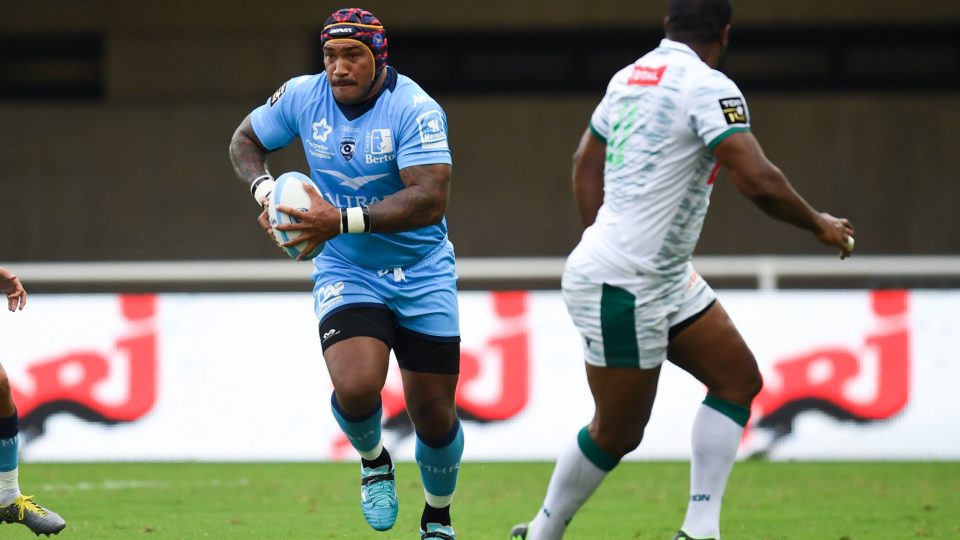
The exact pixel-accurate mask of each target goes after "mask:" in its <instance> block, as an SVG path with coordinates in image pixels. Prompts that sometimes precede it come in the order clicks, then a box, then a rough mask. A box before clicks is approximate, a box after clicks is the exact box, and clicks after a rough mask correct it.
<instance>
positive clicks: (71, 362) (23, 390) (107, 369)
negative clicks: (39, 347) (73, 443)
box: [12, 295, 157, 444]
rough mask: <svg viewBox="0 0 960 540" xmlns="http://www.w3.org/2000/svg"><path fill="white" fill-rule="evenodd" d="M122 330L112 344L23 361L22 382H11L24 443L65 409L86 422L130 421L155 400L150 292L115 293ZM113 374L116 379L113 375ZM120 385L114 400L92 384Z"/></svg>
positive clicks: (154, 339) (154, 338)
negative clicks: (24, 380) (24, 379)
mask: <svg viewBox="0 0 960 540" xmlns="http://www.w3.org/2000/svg"><path fill="white" fill-rule="evenodd" d="M118 298H119V301H120V311H121V314H122V316H123V318H124V319H125V320H126V323H127V326H126V329H125V330H124V331H123V332H122V333H121V334H120V335H118V336H117V338H116V341H115V342H114V346H113V349H110V350H89V349H78V350H72V351H67V352H65V353H63V354H62V355H60V356H55V357H52V358H40V359H37V360H32V361H30V362H29V367H28V368H27V370H26V372H27V377H28V378H29V379H30V380H29V381H28V382H27V384H12V387H13V399H14V401H16V403H17V410H18V411H19V413H20V427H21V431H22V432H23V434H24V440H25V442H26V443H27V444H29V441H30V440H32V439H34V438H35V437H37V436H40V435H43V433H44V431H45V423H46V420H47V418H49V417H50V416H52V415H54V414H58V413H66V414H69V415H72V416H75V417H77V418H80V419H83V420H86V421H88V422H95V423H100V424H107V425H111V424H118V423H127V422H135V421H137V420H139V419H140V418H142V417H144V416H145V415H146V414H147V413H149V412H150V411H151V410H152V409H153V406H154V404H155V403H156V399H157V328H156V319H155V315H156V297H155V296H154V295H121V296H119V297H118ZM118 379H119V380H118ZM108 383H111V384H117V383H119V386H121V387H122V390H123V392H122V393H123V396H122V398H121V399H120V400H107V399H104V398H103V397H102V396H101V395H100V394H99V393H98V388H99V387H100V386H102V385H105V384H108Z"/></svg>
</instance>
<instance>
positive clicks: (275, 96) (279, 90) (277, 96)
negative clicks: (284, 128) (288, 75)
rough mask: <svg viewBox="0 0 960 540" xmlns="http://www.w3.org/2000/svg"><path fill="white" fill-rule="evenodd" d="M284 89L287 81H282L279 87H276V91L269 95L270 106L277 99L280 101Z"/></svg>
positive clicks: (285, 89)
mask: <svg viewBox="0 0 960 540" xmlns="http://www.w3.org/2000/svg"><path fill="white" fill-rule="evenodd" d="M286 91H287V83H283V84H282V85H280V88H277V91H276V92H274V93H273V95H272V96H270V106H271V107H273V106H274V105H275V104H276V103H277V102H278V101H280V98H281V97H283V93H284V92H286Z"/></svg>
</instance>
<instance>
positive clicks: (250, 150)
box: [230, 136, 267, 183]
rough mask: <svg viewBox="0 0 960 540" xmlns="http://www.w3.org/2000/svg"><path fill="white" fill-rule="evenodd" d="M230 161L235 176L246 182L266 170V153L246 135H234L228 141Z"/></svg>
mask: <svg viewBox="0 0 960 540" xmlns="http://www.w3.org/2000/svg"><path fill="white" fill-rule="evenodd" d="M230 161H231V163H233V171H234V172H235V173H236V174H237V177H239V178H240V179H241V180H243V181H244V182H247V183H250V182H252V181H253V179H255V178H256V177H258V176H261V175H263V174H264V173H266V172H267V167H266V162H267V156H266V154H265V153H264V152H263V150H262V149H261V148H260V146H259V145H257V143H255V142H254V141H251V140H250V139H248V138H246V137H242V136H236V137H234V138H233V139H232V140H231V141H230Z"/></svg>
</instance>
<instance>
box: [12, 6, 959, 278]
mask: <svg viewBox="0 0 960 540" xmlns="http://www.w3.org/2000/svg"><path fill="white" fill-rule="evenodd" d="M664 4H665V2H662V1H659V0H658V1H655V2H654V1H647V2H628V1H626V0H605V1H600V2H594V3H591V9H589V10H585V9H583V7H582V3H581V2H576V1H574V0H557V1H551V2H509V1H506V0H495V1H492V2H483V3H471V2H459V3H456V4H455V7H454V8H452V7H451V5H452V4H451V3H449V2H438V1H411V2H402V3H399V2H372V3H371V4H370V5H368V7H370V8H371V9H374V10H375V11H376V12H377V13H379V14H380V15H381V17H382V18H383V19H384V20H385V21H388V22H389V23H390V24H391V28H396V29H397V30H398V33H399V32H402V31H406V32H407V35H408V36H417V35H421V34H427V35H429V34H430V32H432V31H436V30H437V29H442V30H443V31H445V32H454V33H456V32H466V31H468V30H469V31H472V32H476V31H478V29H479V31H481V32H482V31H483V29H490V30H491V31H496V30H503V29H514V30H515V29H518V28H519V29H528V28H534V29H547V30H549V29H553V31H555V33H556V35H557V36H559V37H560V38H562V37H563V36H564V35H566V34H567V33H569V32H573V31H574V30H577V29H581V28H599V27H605V25H609V24H611V22H610V21H611V20H615V22H616V25H617V26H616V27H615V28H614V30H617V31H623V32H624V37H625V38H626V37H632V36H633V34H632V33H630V32H628V30H629V29H630V28H631V27H632V26H631V25H636V26H637V27H638V28H642V29H646V30H645V31H648V30H649V29H651V28H652V29H654V30H656V29H657V28H658V27H659V24H660V20H661V17H662V11H663V7H664ZM337 6H338V4H334V3H333V2H319V3H318V2H312V1H311V2H308V1H306V0H293V1H288V2H274V3H271V4H270V7H269V9H265V8H264V7H263V5H262V3H255V2H250V1H242V2H229V3H227V2H201V3H197V2H193V3H184V2H179V1H175V0H164V1H160V2H157V3H155V4H152V5H151V9H150V10H149V13H146V12H144V10H142V9H141V7H140V6H139V5H138V4H136V3H130V2H125V1H122V0H98V1H89V2H57V1H52V0H40V1H35V2H19V3H16V6H12V5H11V6H6V9H5V10H4V16H3V17H0V66H2V67H3V68H4V69H2V70H0V125H3V126H4V129H5V133H7V134H8V136H7V137H5V139H4V144H3V145H0V188H2V189H3V192H4V194H5V196H6V197H9V198H10V199H11V200H16V201H17V204H16V205H8V208H7V210H6V211H5V212H3V213H0V229H2V230H4V231H16V233H15V234H5V235H3V237H2V239H0V254H2V256H3V260H5V261H60V260H70V261H75V260H158V259H175V260H185V259H227V258H235V259H250V258H272V257H275V256H276V250H275V249H274V247H273V246H272V245H271V244H270V243H269V242H268V241H265V240H264V239H263V237H262V234H261V232H260V230H259V227H258V226H257V225H256V223H255V221H254V214H255V212H256V208H255V207H254V206H252V202H251V201H250V198H249V195H248V194H247V193H246V191H245V190H244V189H243V187H242V186H241V185H239V182H238V181H237V180H236V179H234V178H233V174H232V171H231V168H230V165H229V161H228V158H227V152H226V145H227V143H228V141H229V138H230V135H231V133H232V131H233V129H234V127H235V126H236V125H237V123H238V122H239V121H240V119H241V118H242V117H243V116H244V115H245V114H246V113H247V112H248V111H249V110H251V109H252V108H253V107H255V106H256V105H258V104H260V103H262V102H263V100H265V99H266V97H267V96H269V95H270V94H271V93H272V92H273V90H274V89H275V88H276V87H277V86H278V85H279V84H280V83H281V82H282V81H284V80H286V79H287V78H289V77H290V76H292V75H294V74H300V73H307V72H311V71H313V70H315V69H316V66H315V63H316V58H315V56H316V55H315V51H314V49H315V46H316V31H317V28H318V26H319V25H320V24H322V18H323V16H324V15H325V14H326V13H327V12H328V11H330V10H332V9H334V8H335V7H337ZM612 14H615V15H616V16H615V17H612V16H611V15H612ZM737 23H738V24H742V25H747V26H752V27H754V28H768V29H771V31H774V32H775V31H776V30H777V29H779V28H781V27H784V26H786V27H793V28H796V27H797V25H800V26H803V25H813V28H814V29H817V28H820V29H821V30H822V29H830V28H833V27H836V26H837V25H841V26H842V25H847V26H843V27H844V28H848V29H851V31H852V30H853V29H857V28H860V27H861V26H862V27H864V28H865V29H864V30H862V31H863V32H864V33H865V34H867V35H869V34H870V28H871V27H870V25H891V24H894V25H899V26H897V28H916V29H918V30H917V32H918V33H919V34H920V35H921V36H922V34H923V33H924V29H925V28H930V27H931V25H941V27H942V25H946V26H945V27H942V28H941V30H942V29H943V28H946V29H947V30H949V29H951V28H960V26H958V25H960V3H957V2H955V1H952V0H938V1H932V2H926V3H924V9H917V8H916V7H915V6H914V5H913V4H910V3H908V2H902V1H900V0H884V1H867V0H849V1H845V2H841V3H837V2H827V1H826V0H812V1H811V2H803V3H785V2H739V3H737ZM951 25H953V26H951ZM953 35H956V34H955V33H954V34H953ZM811 36H812V37H810V38H809V39H803V37H802V35H801V36H799V37H798V38H797V39H796V44H797V46H798V47H802V46H805V45H809V44H811V43H812V44H813V45H816V44H817V39H818V37H817V35H816V34H811ZM948 37H949V35H948ZM621 41H623V40H621ZM402 43H403V42H402V41H401V42H397V43H396V44H395V45H392V47H393V51H394V52H395V54H394V56H395V57H396V58H398V59H400V58H402V57H403V45H402ZM871 43H873V42H871ZM916 43H917V42H916V40H904V41H901V42H897V41H894V42H893V43H891V44H888V46H889V47H890V48H891V50H893V52H894V53H896V50H897V49H898V47H901V48H902V47H907V46H910V47H914V48H909V47H908V48H907V49H905V50H906V51H907V52H908V53H910V54H913V52H915V51H918V50H919V51H920V52H921V53H922V52H923V51H928V49H927V48H925V47H927V46H926V45H924V44H923V43H922V42H921V43H920V45H916ZM945 43H946V45H943V44H941V45H943V48H937V47H933V48H932V49H930V51H931V52H930V54H925V55H922V57H923V58H928V57H929V58H934V60H935V61H934V62H933V63H932V64H930V66H933V67H937V66H946V67H947V68H949V67H950V66H953V68H952V71H949V70H948V72H944V73H943V74H942V77H940V78H941V79H943V80H944V81H945V84H947V86H946V87H945V88H939V87H937V86H936V85H935V84H934V85H933V86H932V87H929V86H928V87H926V89H919V90H915V89H911V87H910V86H909V84H906V85H903V86H901V87H899V88H898V89H896V90H889V89H887V90H884V91H881V92H876V91H872V90H871V88H870V87H867V88H865V89H863V90H860V91H850V90H847V91H844V92H836V91H833V90H831V88H830V87H829V86H828V87H827V88H825V89H823V90H820V91H804V92H800V93H791V92H784V91H777V92H772V91H767V90H761V91H751V90H749V89H748V91H747V98H748V101H749V104H750V107H751V112H752V117H753V123H754V131H755V133H756V134H757V135H758V137H759V138H760V139H761V141H762V142H763V144H764V146H765V149H766V151H767V153H768V154H769V155H770V156H771V157H772V158H773V159H774V161H775V162H776V163H778V164H779V165H780V166H781V167H782V168H783V169H784V171H785V172H786V173H787V174H788V176H789V177H790V178H791V179H792V181H793V182H794V183H795V184H796V185H797V186H798V188H799V190H800V191H801V192H802V193H803V194H804V195H806V196H807V198H808V199H810V201H811V203H813V204H814V205H815V206H817V207H818V208H822V209H824V210H827V211H830V212H833V213H836V214H839V215H844V216H846V217H849V218H851V219H852V220H853V222H854V223H855V224H856V225H857V228H858V232H859V233H860V234H859V238H858V251H859V252H860V253H872V254H950V253H957V252H960V234H957V229H956V227H950V226H948V225H945V224H949V223H953V221H954V220H953V218H952V215H953V205H954V201H956V200H958V199H960V185H958V184H957V183H956V182H954V181H953V176H954V174H953V172H954V171H956V170H957V169H958V168H960V153H958V152H956V151H954V150H953V147H952V146H951V142H952V141H954V140H956V138H957V137H956V136H957V128H956V126H958V125H960V91H958V90H957V88H958V86H957V85H956V84H955V83H951V82H950V81H954V79H956V78H957V73H958V68H957V66H958V65H960V63H958V62H957V58H958V57H957V54H960V52H958V51H960V49H957V48H956V46H955V39H954V40H952V41H951V40H950V39H946V42H945ZM646 44H647V42H646V41H644V42H643V44H640V43H638V44H637V47H636V54H640V53H641V52H642V50H643V48H644V47H646ZM951 44H953V45H951ZM734 45H735V46H736V45H737V43H736V42H735V43H734ZM916 47H919V49H917V48H916ZM938 47H939V45H938ZM733 50H734V51H736V49H735V48H734V49H733ZM884 51H887V49H884ZM911 51H912V52H911ZM787 52H789V51H787ZM853 52H855V53H857V54H860V53H862V52H863V51H859V52H858V51H856V50H855V51H853ZM867 52H870V51H867ZM887 52H889V51H887ZM885 54H886V53H885ZM861 56H862V55H861ZM802 57H803V56H802V55H800V56H799V57H795V56H790V55H789V54H787V55H785V56H784V57H783V58H782V60H778V58H779V57H777V58H774V59H773V60H775V61H776V65H775V66H773V68H776V69H775V71H777V72H778V73H782V72H784V71H786V72H800V73H803V71H804V69H806V64H801V63H797V64H794V63H793V62H794V60H795V58H802ZM601 58H602V56H601ZM890 58H891V60H887V57H886V56H881V57H880V59H881V60H883V62H881V66H880V67H881V68H882V70H881V71H882V73H881V77H880V79H878V80H877V81H875V82H877V84H881V85H882V84H888V83H889V82H890V81H898V80H901V79H902V80H906V81H907V82H909V80H910V79H909V77H910V76H912V75H915V74H916V71H913V70H911V69H910V67H911V66H910V64H911V61H910V60H911V58H913V56H909V55H908V56H907V57H906V59H905V60H904V54H903V53H902V52H901V54H899V55H897V54H894V55H893V56H892V57H890ZM767 60H769V59H767ZM875 60H876V59H875ZM572 61H573V60H571V62H572ZM783 64H786V66H787V68H786V69H784V67H783ZM930 66H927V67H926V68H924V69H930ZM521 68H523V69H521V71H523V70H525V69H526V67H525V66H521ZM501 69H504V66H502V65H497V64H496V63H491V64H490V65H489V71H491V72H492V71H494V70H501ZM514 69H516V68H515V67H514ZM761 71H762V70H761ZM939 73H940V72H937V71H935V72H933V74H934V75H935V76H937V75H938V74H939ZM951 77H953V78H951ZM934 78H936V77H934ZM37 81H41V82H44V81H45V84H49V85H52V86H49V87H47V86H43V85H40V86H39V87H38V88H36V90H37V91H36V92H33V91H32V90H31V89H34V87H33V86H31V84H36V83H37ZM18 84H22V85H26V86H22V87H20V86H17V85H18ZM64 84H65V85H66V90H64V91H65V92H66V94H62V93H58V92H60V91H61V90H63V88H61V87H60V86H58V85H64ZM70 84H74V85H75V86H70ZM950 84H954V86H950ZM17 88H20V90H17ZM24 88H25V89H26V90H24ZM58 88H59V89H60V90H58ZM71 88H72V89H73V91H74V93H73V94H71V93H70V91H71V90H70V89H71ZM40 90H48V91H50V92H51V93H50V94H44V93H43V92H40ZM428 90H429V88H428ZM602 91H603V88H602V85H598V86H597V87H596V88H595V89H593V90H591V91H586V92H578V93H573V94H571V93H569V92H564V91H563V88H548V89H546V90H545V92H544V93H539V94H522V95H517V94H510V93H500V94H495V95H486V94H481V95H450V96H440V97H441V102H442V103H443V105H444V107H445V108H446V110H447V113H448V117H449V120H450V126H451V145H452V148H453V151H454V161H455V167H454V181H453V191H452V200H451V204H450V207H449V213H448V215H449V225H450V230H451V237H452V239H453V240H454V242H455V244H456V245H457V248H458V253H459V254H460V255H465V256H475V257H481V256H518V255H523V256H531V255H546V256H560V255H564V254H566V253H567V252H568V250H569V249H570V247H571V246H572V245H573V244H574V243H575V242H576V241H577V239H578V237H579V226H578V224H577V222H576V218H575V215H576V214H575V212H574V209H573V203H572V200H571V196H570V189H569V175H570V159H571V153H572V150H573V148H574V146H575V144H576V142H577V140H578V137H579V135H580V133H581V132H582V130H583V129H584V127H585V125H586V122H587V119H588V118H589V114H590V112H591V111H592V109H593V107H594V105H595V104H596V102H597V100H598V99H599V97H600V95H601V93H602ZM11 92H12V93H11ZM85 92H87V93H85ZM4 96H7V97H4ZM11 96H12V97H11ZM300 153H301V152H300V151H299V149H297V148H296V147H291V148H289V149H287V150H284V151H283V152H281V153H280V154H279V155H277V156H275V159H273V170H274V171H284V170H289V169H300V168H303V165H304V161H303V158H302V157H301V155H300ZM38 209H43V210H44V211H45V213H44V214H43V217H42V219H38V218H37V214H38ZM491 209H493V210H495V212H496V216H497V219H496V220H491V219H490V215H491ZM531 215H533V216H536V218H537V219H536V220H530V219H529V217H528V216H531ZM188 238H190V239H193V240H191V241H185V239H188ZM698 253H701V254H759V253H765V254H766V253H769V254H801V253H803V254H820V253H823V250H822V248H821V247H820V246H819V245H817V244H816V243H815V242H812V241H811V240H810V239H809V237H808V235H806V233H803V232H801V231H795V230H793V229H791V228H789V227H786V226H780V225H773V226H771V225H770V224H769V223H768V220H767V218H765V217H764V216H762V215H761V213H760V212H759V211H757V210H756V209H755V208H753V207H752V206H751V205H750V204H749V203H748V202H747V201H745V200H744V199H743V198H742V197H740V196H739V195H738V194H737V193H736V192H735V190H734V189H733V188H732V186H730V184H729V182H728V181H726V180H725V179H723V178H721V180H720V182H719V183H718V185H717V189H716V192H715V194H714V210H713V211H712V212H711V214H710V216H709V217H708V221H707V227H706V229H705V232H704V235H703V238H702V240H701V243H700V247H699V251H698Z"/></svg>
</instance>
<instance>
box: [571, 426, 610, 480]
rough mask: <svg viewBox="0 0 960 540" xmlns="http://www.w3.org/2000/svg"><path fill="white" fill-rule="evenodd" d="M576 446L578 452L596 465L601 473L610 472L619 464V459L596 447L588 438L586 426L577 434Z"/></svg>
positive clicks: (588, 432)
mask: <svg viewBox="0 0 960 540" xmlns="http://www.w3.org/2000/svg"><path fill="white" fill-rule="evenodd" d="M577 445H578V446H580V451H581V452H583V455H585V456H587V459H588V460H590V463H593V464H594V465H596V466H597V468H598V469H600V470H601V471H607V472H610V471H612V470H613V468H614V467H616V466H617V463H620V460H619V459H617V458H615V457H613V456H611V455H610V454H608V453H606V452H605V451H604V450H603V448H600V447H599V446H597V443H596V442H594V440H593V439H592V438H590V430H589V429H587V427H586V426H584V428H583V429H581V430H580V433H578V434H577Z"/></svg>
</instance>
